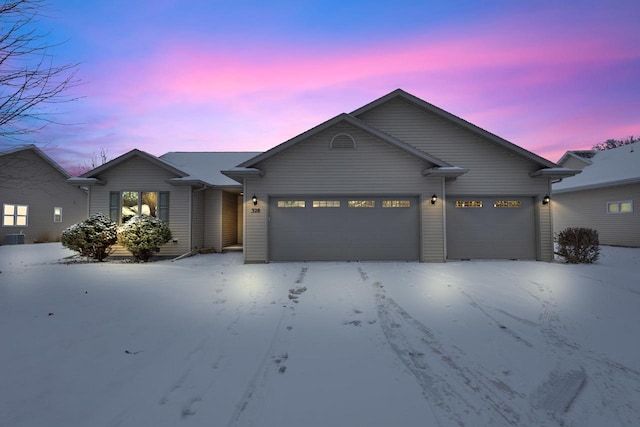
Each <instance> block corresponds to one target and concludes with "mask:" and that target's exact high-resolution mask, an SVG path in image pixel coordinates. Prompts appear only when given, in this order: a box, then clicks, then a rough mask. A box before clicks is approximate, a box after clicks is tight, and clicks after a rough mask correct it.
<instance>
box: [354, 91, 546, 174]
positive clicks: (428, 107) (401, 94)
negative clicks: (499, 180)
mask: <svg viewBox="0 0 640 427" xmlns="http://www.w3.org/2000/svg"><path fill="white" fill-rule="evenodd" d="M395 98H401V99H403V100H405V101H407V102H409V103H410V104H413V105H415V106H417V107H418V108H421V109H423V110H425V111H427V112H429V113H432V114H434V115H436V116H437V117H439V118H441V119H443V120H445V121H447V122H449V123H451V124H453V125H455V126H458V127H460V128H462V129H464V130H466V131H468V132H470V133H473V134H475V135H477V136H480V137H482V138H484V139H487V140H489V141H491V142H493V143H494V144H496V145H498V146H500V147H503V148H505V149H507V150H509V151H511V152H513V153H515V154H516V155H519V156H520V157H523V158H525V159H527V160H529V161H532V162H534V163H536V164H538V165H539V166H540V167H543V168H557V167H558V165H557V164H555V163H553V162H551V161H549V160H547V159H545V158H543V157H540V156H538V155H537V154H534V153H532V152H530V151H528V150H525V149H524V148H522V147H520V146H518V145H515V144H513V143H511V142H509V141H507V140H506V139H504V138H501V137H499V136H497V135H495V134H493V133H491V132H488V131H486V130H484V129H482V128H481V127H478V126H476V125H474V124H473V123H470V122H468V121H466V120H464V119H462V118H460V117H458V116H456V115H454V114H451V113H449V112H448V111H445V110H443V109H442V108H439V107H436V106H435V105H433V104H430V103H428V102H426V101H424V100H422V99H420V98H418V97H416V96H414V95H411V94H410V93H407V92H405V91H404V90H402V89H396V90H394V91H393V92H391V93H389V94H387V95H385V96H383V97H381V98H378V99H376V100H375V101H372V102H370V103H369V104H367V105H365V106H363V107H360V108H358V109H357V110H355V111H353V112H352V113H351V115H352V116H355V117H358V116H360V115H362V114H364V113H366V112H368V111H370V110H372V109H374V108H376V107H379V106H380V105H382V104H385V103H387V102H389V101H390V100H392V99H395Z"/></svg>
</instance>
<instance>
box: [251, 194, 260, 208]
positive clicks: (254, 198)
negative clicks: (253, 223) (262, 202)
mask: <svg viewBox="0 0 640 427" xmlns="http://www.w3.org/2000/svg"><path fill="white" fill-rule="evenodd" d="M251 201H253V206H255V205H257V204H258V198H257V197H256V195H255V194H254V195H253V197H252V198H251Z"/></svg>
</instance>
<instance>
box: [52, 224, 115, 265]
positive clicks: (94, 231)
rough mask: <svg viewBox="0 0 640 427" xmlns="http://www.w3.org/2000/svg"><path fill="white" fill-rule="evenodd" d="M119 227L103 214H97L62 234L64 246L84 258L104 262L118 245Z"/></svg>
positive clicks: (61, 238) (61, 239)
mask: <svg viewBox="0 0 640 427" xmlns="http://www.w3.org/2000/svg"><path fill="white" fill-rule="evenodd" d="M117 229H118V226H117V224H116V223H115V222H113V221H111V219H110V218H109V217H108V216H106V215H105V214H103V213H96V214H93V215H91V216H90V217H89V218H87V219H85V220H84V221H82V222H79V223H77V224H74V225H72V226H71V227H69V228H67V229H65V230H64V231H63V232H62V236H61V237H60V241H61V242H62V245H63V246H64V247H66V248H69V249H71V250H72V251H77V252H79V253H80V255H82V256H86V257H91V258H94V259H97V260H98V261H103V260H104V259H105V258H106V257H107V256H109V254H110V253H111V246H113V245H114V244H115V243H116V240H117Z"/></svg>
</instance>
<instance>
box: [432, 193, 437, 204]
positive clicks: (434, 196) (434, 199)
mask: <svg viewBox="0 0 640 427" xmlns="http://www.w3.org/2000/svg"><path fill="white" fill-rule="evenodd" d="M437 201H438V196H436V195H435V194H434V195H433V196H431V204H432V205H435V204H436V202H437Z"/></svg>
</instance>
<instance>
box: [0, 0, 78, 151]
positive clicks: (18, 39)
mask: <svg viewBox="0 0 640 427" xmlns="http://www.w3.org/2000/svg"><path fill="white" fill-rule="evenodd" d="M45 6H46V4H45V2H44V0H6V1H4V2H2V3H0V137H4V138H16V137H19V136H23V135H28V134H32V133H34V132H38V131H39V130H41V129H42V128H43V127H45V126H47V125H48V124H51V123H61V122H60V121H58V120H56V117H55V115H56V113H55V112H54V111H51V110H50V108H51V105H52V104H59V103H65V102H69V101H73V100H75V99H77V98H74V97H70V96H67V95H66V92H67V90H68V89H70V88H72V87H75V86H77V85H78V84H79V80H78V79H77V70H78V68H77V67H78V64H57V63H56V62H55V61H54V58H53V55H52V54H51V51H52V50H53V48H55V47H56V46H57V44H54V43H50V42H49V41H48V38H49V33H48V32H40V31H39V30H38V29H37V24H38V18H39V17H40V16H42V15H41V13H42V11H43V9H44V7H45ZM48 109H49V110H48Z"/></svg>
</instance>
